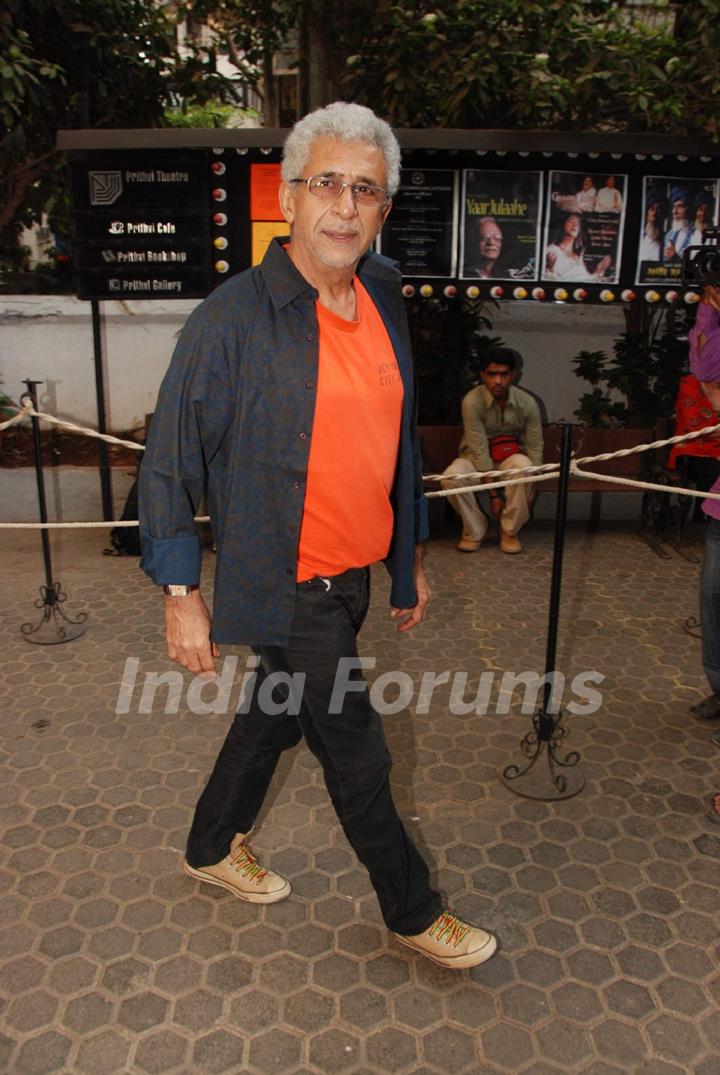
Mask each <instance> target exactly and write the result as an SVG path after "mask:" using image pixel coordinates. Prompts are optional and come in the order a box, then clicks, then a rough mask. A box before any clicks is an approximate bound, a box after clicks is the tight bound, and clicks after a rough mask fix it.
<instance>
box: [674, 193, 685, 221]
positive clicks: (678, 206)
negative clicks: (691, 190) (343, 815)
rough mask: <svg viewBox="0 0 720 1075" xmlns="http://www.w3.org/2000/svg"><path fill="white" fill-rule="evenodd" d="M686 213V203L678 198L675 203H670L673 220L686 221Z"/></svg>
mask: <svg viewBox="0 0 720 1075" xmlns="http://www.w3.org/2000/svg"><path fill="white" fill-rule="evenodd" d="M687 212H688V207H687V202H685V201H683V200H682V198H678V200H677V201H675V202H673V203H672V215H673V220H686V219H687Z"/></svg>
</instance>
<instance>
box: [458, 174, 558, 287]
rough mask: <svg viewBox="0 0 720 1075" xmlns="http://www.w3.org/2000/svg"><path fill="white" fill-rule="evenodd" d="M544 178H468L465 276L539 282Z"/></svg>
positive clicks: (464, 209) (462, 265)
mask: <svg viewBox="0 0 720 1075" xmlns="http://www.w3.org/2000/svg"><path fill="white" fill-rule="evenodd" d="M541 201H542V173H541V172H498V171H491V170H489V171H485V170H482V171H480V170H476V169H467V170H466V171H465V172H463V199H462V232H461V235H462V246H461V250H460V276H461V277H462V278H463V279H466V280H537V279H538V275H539V263H538V255H539V251H540V205H541Z"/></svg>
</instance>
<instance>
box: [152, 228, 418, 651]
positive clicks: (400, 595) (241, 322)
mask: <svg viewBox="0 0 720 1075" xmlns="http://www.w3.org/2000/svg"><path fill="white" fill-rule="evenodd" d="M283 242H287V240H286V239H285V240H284V239H279V240H278V239H275V240H273V242H272V243H271V244H270V246H269V248H268V251H267V253H266V255H265V257H264V259H263V261H262V264H261V265H259V266H256V267H254V268H252V269H248V270H247V271H246V272H244V273H240V274H239V275H238V276H235V277H233V278H232V279H231V280H228V281H227V282H226V283H225V284H223V285H222V286H221V287H219V288H218V289H217V290H216V291H214V292H213V293H212V294H211V295H209V296H208V298H207V299H205V301H204V302H202V303H201V304H200V306H198V308H197V309H196V310H195V311H193V313H192V314H191V316H190V317H189V319H188V321H187V324H186V325H185V328H184V329H183V332H182V335H181V337H180V340H179V342H178V345H177V347H176V349H175V353H174V355H173V357H172V361H171V363H170V367H169V369H168V371H167V374H166V375H165V378H164V380H163V383H162V385H161V388H160V395H159V398H158V403H157V408H156V410H155V414H154V416H153V421H152V426H151V429H150V435H149V438H148V444H147V449H146V451H145V456H144V459H143V463H142V466H141V468H140V483H139V486H140V487H139V498H140V537H141V541H142V549H143V555H142V559H141V562H140V566H141V568H142V569H143V571H145V572H146V573H147V574H148V575H149V576H150V578H151V579H152V580H153V581H154V582H156V583H158V584H159V585H163V584H165V583H188V584H192V583H195V582H197V581H198V580H199V577H200V565H201V546H200V540H199V537H198V534H197V531H196V527H195V523H194V522H193V516H194V514H195V513H196V512H197V511H198V508H199V505H200V502H201V498H202V494H203V490H204V489H205V488H207V495H208V504H209V510H210V517H211V520H212V526H213V535H214V537H215V542H216V546H217V569H216V572H215V597H214V609H213V626H212V638H213V640H214V641H216V642H225V643H232V644H248V643H250V644H255V645H280V646H282V645H286V644H287V642H288V640H289V635H290V626H291V623H292V617H293V610H294V604H295V578H296V567H297V547H298V538H299V534H300V524H301V521H302V513H303V502H304V496H305V482H306V476H307V466H308V456H309V452H310V440H311V437H312V428H313V414H314V408H315V395H316V385H317V372H318V323H317V314H316V310H315V302H316V300H317V297H318V293H317V291H316V290H315V289H314V288H313V287H311V285H310V284H309V283H308V282H307V281H306V280H305V278H304V277H303V276H302V275H301V274H300V273H299V272H298V270H297V269H296V268H295V266H294V265H293V263H292V261H291V260H290V258H289V257H288V255H287V253H286V252H285V250H284V249H283V246H282V244H283ZM358 275H359V277H360V279H361V280H362V282H363V284H364V285H365V287H366V289H367V291H368V292H369V294H370V296H371V298H372V300H373V302H374V303H375V306H376V307H377V309H378V311H379V313H380V315H381V317H382V319H383V322H384V324H385V327H386V329H387V331H388V335H389V336H390V340H391V342H392V345H393V348H394V350H395V355H396V358H397V362H398V367H399V369H400V372H401V375H402V379H403V388H404V400H403V411H402V421H401V429H400V445H399V449H398V461H397V467H396V472H395V481H394V485H393V489H392V492H391V503H392V507H393V514H394V528H393V539H392V543H391V547H390V552H389V554H388V557H387V559H386V561H385V562H386V565H387V568H388V570H389V572H390V574H391V577H392V589H391V594H390V601H391V603H392V605H393V606H395V607H397V608H411V607H412V606H413V605H415V604H416V603H417V595H416V592H415V585H414V581H413V567H414V561H415V545H416V544H417V543H418V542H420V541H424V540H425V538H426V537H427V505H426V501H425V499H424V497H423V495H422V479H421V471H420V461H419V451H418V443H417V437H416V432H415V422H416V401H415V385H414V377H413V369H412V359H411V354H410V343H409V336H408V330H407V320H406V314H405V308H404V303H403V299H402V294H401V290H400V274H399V272H398V271H397V269H396V268H395V266H394V264H393V263H392V262H390V261H388V260H387V259H386V258H382V257H380V256H378V255H376V254H369V255H366V256H365V257H364V258H363V259H362V260H361V262H360V264H359V266H358ZM348 496H350V497H351V496H352V490H348ZM361 566H364V565H361V564H358V567H361Z"/></svg>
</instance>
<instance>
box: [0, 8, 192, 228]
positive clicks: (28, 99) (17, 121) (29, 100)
mask: <svg viewBox="0 0 720 1075" xmlns="http://www.w3.org/2000/svg"><path fill="white" fill-rule="evenodd" d="M168 31H169V26H168V23H167V21H166V20H165V19H164V17H163V16H162V13H161V12H159V11H157V10H156V9H155V8H154V6H153V5H151V4H146V3H143V2H141V0H5V4H4V6H3V8H2V11H1V12H0V40H1V41H2V48H1V49H0V51H1V53H2V57H3V58H2V62H1V63H0V117H1V119H2V130H1V131H0V190H1V192H2V193H1V195H0V231H2V232H4V234H5V241H6V246H8V247H10V248H11V247H12V240H13V237H14V236H15V235H16V233H17V231H18V230H19V228H20V226H21V225H22V224H27V223H30V222H31V221H32V220H33V219H36V218H37V215H38V214H39V212H40V210H41V209H45V210H48V209H49V210H50V211H51V212H52V211H53V209H54V208H56V207H57V205H58V194H59V192H61V191H62V190H63V184H64V180H63V172H62V161H61V160H60V159H59V157H58V155H57V154H56V153H55V152H54V143H55V137H56V134H57V130H58V129H59V128H62V127H126V126H138V125H141V126H142V125H146V126H152V125H154V124H156V123H157V122H158V121H159V120H160V117H161V116H162V111H163V102H164V98H165V95H166V88H165V87H166V82H167V79H168V71H167V57H168V56H169V55H171V53H172V38H171V36H170V34H169V32H168Z"/></svg>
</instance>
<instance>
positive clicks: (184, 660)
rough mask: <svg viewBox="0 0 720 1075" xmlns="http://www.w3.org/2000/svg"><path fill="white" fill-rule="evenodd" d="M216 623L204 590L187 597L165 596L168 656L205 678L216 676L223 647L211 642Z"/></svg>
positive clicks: (196, 591)
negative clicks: (216, 665)
mask: <svg viewBox="0 0 720 1075" xmlns="http://www.w3.org/2000/svg"><path fill="white" fill-rule="evenodd" d="M211 623H212V620H211V617H210V612H209V611H208V607H207V605H206V604H205V602H204V601H203V599H202V597H201V595H200V591H199V590H194V591H193V592H192V593H190V594H188V596H187V597H166V598H165V637H166V639H167V651H168V657H170V658H171V660H173V661H177V663H178V664H181V665H183V667H184V668H187V669H188V670H189V671H190V672H194V673H195V674H196V675H200V676H202V677H203V678H204V679H214V678H215V676H216V675H217V673H216V670H215V658H216V657H219V656H220V650H219V649H218V647H217V646H216V645H215V643H214V642H211V641H210V625H211Z"/></svg>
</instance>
